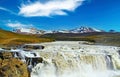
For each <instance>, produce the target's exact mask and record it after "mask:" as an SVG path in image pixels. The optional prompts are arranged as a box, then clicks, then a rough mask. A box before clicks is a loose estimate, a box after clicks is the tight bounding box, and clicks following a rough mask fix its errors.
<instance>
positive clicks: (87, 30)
mask: <svg viewBox="0 0 120 77" xmlns="http://www.w3.org/2000/svg"><path fill="white" fill-rule="evenodd" d="M14 32H15V33H22V34H47V33H90V32H104V31H103V30H99V29H96V28H92V27H87V26H81V27H80V28H75V29H71V30H54V31H45V30H38V29H35V28H29V29H26V28H19V29H14Z"/></svg>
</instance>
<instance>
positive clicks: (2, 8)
mask: <svg viewBox="0 0 120 77" xmlns="http://www.w3.org/2000/svg"><path fill="white" fill-rule="evenodd" d="M0 10H3V11H6V12H9V13H11V14H14V15H17V14H16V13H15V12H13V11H11V10H9V9H6V8H4V7H0Z"/></svg>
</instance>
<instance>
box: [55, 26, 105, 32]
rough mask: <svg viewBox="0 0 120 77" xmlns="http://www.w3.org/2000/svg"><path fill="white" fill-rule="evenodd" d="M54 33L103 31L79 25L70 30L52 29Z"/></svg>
mask: <svg viewBox="0 0 120 77" xmlns="http://www.w3.org/2000/svg"><path fill="white" fill-rule="evenodd" d="M54 32H55V33H89V32H104V31H103V30H99V29H96V28H91V27H85V26H81V27H80V28H75V29H71V30H58V31H54Z"/></svg>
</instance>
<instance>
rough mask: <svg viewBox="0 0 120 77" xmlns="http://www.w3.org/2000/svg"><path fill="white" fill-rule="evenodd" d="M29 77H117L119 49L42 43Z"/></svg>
mask: <svg viewBox="0 0 120 77" xmlns="http://www.w3.org/2000/svg"><path fill="white" fill-rule="evenodd" d="M41 45H43V46H45V49H43V50H38V51H37V52H39V53H40V56H41V57H42V58H43V60H44V61H43V62H42V63H38V64H37V65H36V66H35V67H34V68H33V69H32V72H31V77H120V72H119V69H120V56H119V52H120V48H119V47H114V46H99V45H84V44H81V43H80V42H73V41H67V42H62V41H60V42H53V43H43V44H41Z"/></svg>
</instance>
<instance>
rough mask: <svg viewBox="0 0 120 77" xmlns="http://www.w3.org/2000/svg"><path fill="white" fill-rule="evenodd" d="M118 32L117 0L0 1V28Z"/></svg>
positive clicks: (119, 1) (119, 17)
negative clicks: (87, 28)
mask: <svg viewBox="0 0 120 77" xmlns="http://www.w3.org/2000/svg"><path fill="white" fill-rule="evenodd" d="M80 26H88V27H94V28H97V29H101V30H105V31H109V30H110V29H113V30H115V31H120V0H0V28H2V29H5V30H12V29H14V28H31V27H34V28H37V29H41V30H61V29H74V28H79V27H80Z"/></svg>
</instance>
